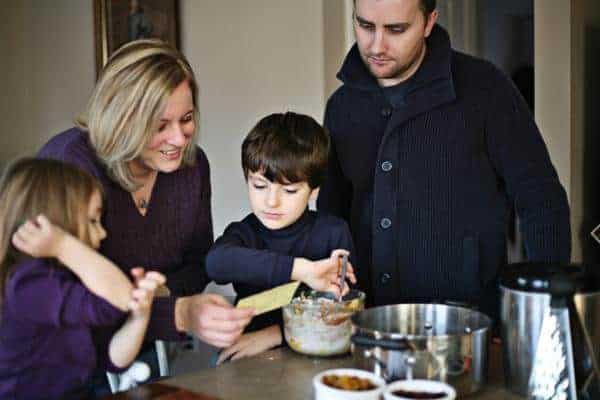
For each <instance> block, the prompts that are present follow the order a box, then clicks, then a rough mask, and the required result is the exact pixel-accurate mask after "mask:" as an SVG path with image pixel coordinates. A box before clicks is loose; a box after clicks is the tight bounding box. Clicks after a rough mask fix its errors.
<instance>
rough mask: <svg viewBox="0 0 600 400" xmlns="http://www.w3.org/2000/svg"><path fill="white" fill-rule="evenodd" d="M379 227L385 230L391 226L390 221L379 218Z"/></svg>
mask: <svg viewBox="0 0 600 400" xmlns="http://www.w3.org/2000/svg"><path fill="white" fill-rule="evenodd" d="M379 225H381V227H382V228H383V229H387V228H389V227H390V226H392V220H391V219H389V218H381V221H380V222H379Z"/></svg>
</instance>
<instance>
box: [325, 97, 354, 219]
mask: <svg viewBox="0 0 600 400" xmlns="http://www.w3.org/2000/svg"><path fill="white" fill-rule="evenodd" d="M336 115H337V112H336V106H335V100H334V98H333V97H332V98H331V99H330V100H329V101H328V103H327V108H326V110H325V122H324V125H325V128H327V130H328V131H329V135H330V139H331V145H330V149H329V161H328V165H327V174H326V178H325V182H324V183H323V185H321V189H320V190H319V197H318V199H317V208H318V209H319V211H325V212H327V213H330V214H333V215H337V216H338V217H341V218H343V219H344V220H346V221H349V220H350V208H351V204H352V185H351V183H350V181H348V179H347V178H346V177H345V176H344V173H343V171H342V168H341V165H340V160H339V158H338V154H337V149H336V140H335V139H336V137H339V134H340V132H338V130H339V124H338V123H336V118H335V116H336Z"/></svg>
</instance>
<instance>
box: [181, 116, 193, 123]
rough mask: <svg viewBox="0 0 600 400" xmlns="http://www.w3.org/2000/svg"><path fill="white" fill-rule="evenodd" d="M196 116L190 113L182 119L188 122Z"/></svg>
mask: <svg viewBox="0 0 600 400" xmlns="http://www.w3.org/2000/svg"><path fill="white" fill-rule="evenodd" d="M193 119H194V118H193V117H192V114H188V115H186V116H185V117H183V118H182V119H181V122H183V123H187V122H191V121H192V120H193Z"/></svg>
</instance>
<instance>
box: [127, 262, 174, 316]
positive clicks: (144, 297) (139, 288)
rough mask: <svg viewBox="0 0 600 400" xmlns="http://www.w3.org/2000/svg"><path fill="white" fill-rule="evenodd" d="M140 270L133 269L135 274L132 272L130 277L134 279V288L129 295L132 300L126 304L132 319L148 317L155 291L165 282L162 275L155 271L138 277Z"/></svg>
mask: <svg viewBox="0 0 600 400" xmlns="http://www.w3.org/2000/svg"><path fill="white" fill-rule="evenodd" d="M140 269H141V268H134V270H135V272H134V270H132V275H133V276H134V278H135V288H134V289H133V291H132V293H131V297H132V298H131V301H130V302H129V304H128V308H129V310H130V311H131V314H132V316H133V317H147V316H149V315H150V309H151V307H152V300H154V296H155V293H156V290H157V288H158V287H160V286H161V285H164V284H165V282H166V278H165V277H164V275H163V274H160V273H158V272H155V271H150V272H147V273H145V274H144V275H143V276H140V274H139V272H140ZM142 271H143V269H142Z"/></svg>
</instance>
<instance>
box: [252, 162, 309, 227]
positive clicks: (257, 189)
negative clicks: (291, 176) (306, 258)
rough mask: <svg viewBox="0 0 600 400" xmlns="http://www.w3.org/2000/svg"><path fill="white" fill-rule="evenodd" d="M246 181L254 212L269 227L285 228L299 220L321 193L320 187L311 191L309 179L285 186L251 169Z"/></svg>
mask: <svg viewBox="0 0 600 400" xmlns="http://www.w3.org/2000/svg"><path fill="white" fill-rule="evenodd" d="M247 183H248V195H249V197H250V207H252V212H253V213H254V215H256V217H257V218H258V219H259V221H260V222H261V223H262V224H263V225H264V226H265V227H267V228H269V229H281V228H285V227H286V226H289V225H291V224H293V223H294V222H296V221H297V220H298V218H300V216H301V215H302V214H303V213H304V210H306V207H307V206H308V202H309V201H310V200H311V199H314V198H316V196H317V194H318V192H319V189H318V188H316V189H312V190H311V188H310V186H308V183H307V182H297V183H290V184H287V185H282V184H279V183H274V182H271V181H269V180H268V179H267V178H265V177H264V176H263V175H262V174H260V173H257V172H248V180H247Z"/></svg>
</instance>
